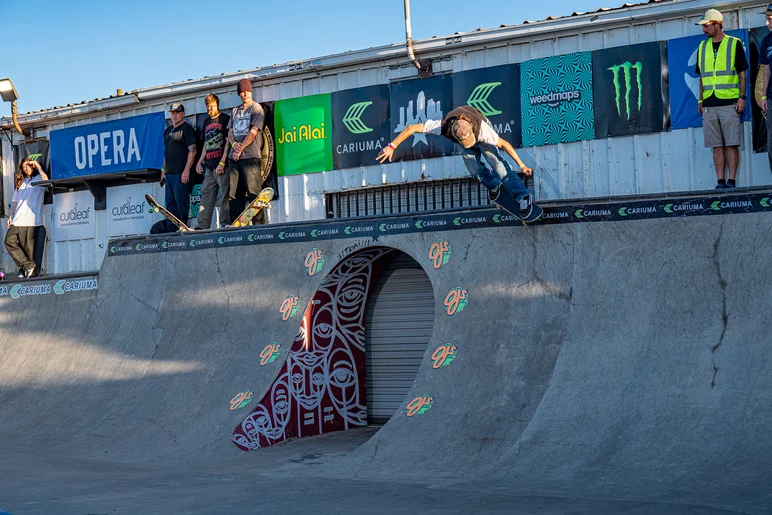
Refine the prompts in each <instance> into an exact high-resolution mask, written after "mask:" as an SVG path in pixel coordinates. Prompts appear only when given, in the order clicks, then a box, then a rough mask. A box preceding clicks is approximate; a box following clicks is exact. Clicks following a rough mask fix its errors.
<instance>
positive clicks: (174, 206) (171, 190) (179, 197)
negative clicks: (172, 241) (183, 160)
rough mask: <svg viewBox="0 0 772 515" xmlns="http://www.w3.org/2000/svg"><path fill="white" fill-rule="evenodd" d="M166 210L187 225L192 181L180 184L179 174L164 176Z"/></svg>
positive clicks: (180, 176) (180, 175)
mask: <svg viewBox="0 0 772 515" xmlns="http://www.w3.org/2000/svg"><path fill="white" fill-rule="evenodd" d="M165 189H166V192H165V193H166V210H167V211H169V212H170V213H171V214H173V215H174V216H176V217H177V218H179V219H180V222H182V223H184V224H185V225H187V224H188V214H189V213H190V193H191V192H192V191H193V181H192V180H191V181H188V183H187V184H182V174H181V173H167V174H166V188H165Z"/></svg>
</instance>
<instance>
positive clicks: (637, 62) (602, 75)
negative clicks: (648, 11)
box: [592, 41, 670, 139]
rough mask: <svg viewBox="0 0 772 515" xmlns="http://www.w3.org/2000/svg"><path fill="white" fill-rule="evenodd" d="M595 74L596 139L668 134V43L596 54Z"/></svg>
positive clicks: (610, 49) (594, 61)
mask: <svg viewBox="0 0 772 515" xmlns="http://www.w3.org/2000/svg"><path fill="white" fill-rule="evenodd" d="M592 74H593V97H594V98H595V106H594V108H595V138H597V139H603V138H609V137H614V136H629V135H632V134H647V133H651V132H662V131H664V130H667V128H668V126H669V124H670V120H669V118H670V116H669V114H670V113H669V109H668V107H667V106H668V98H669V97H670V95H669V93H668V90H667V43H665V42H664V41H660V42H654V43H643V44H640V45H630V46H624V47H616V48H607V49H605V50H596V51H595V52H593V53H592Z"/></svg>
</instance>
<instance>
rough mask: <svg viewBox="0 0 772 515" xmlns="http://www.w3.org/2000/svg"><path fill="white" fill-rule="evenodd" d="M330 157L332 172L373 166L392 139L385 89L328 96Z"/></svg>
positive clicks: (386, 88) (349, 90) (387, 92)
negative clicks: (330, 128) (330, 123)
mask: <svg viewBox="0 0 772 515" xmlns="http://www.w3.org/2000/svg"><path fill="white" fill-rule="evenodd" d="M331 98H332V158H333V163H334V165H335V169H336V170H342V169H344V168H357V167H359V166H373V165H376V164H378V162H377V161H376V159H375V158H376V156H377V155H378V153H379V152H380V151H381V149H382V148H383V147H385V146H386V145H388V144H389V142H390V141H391V140H392V139H394V136H392V135H391V130H390V129H391V124H390V121H389V86H388V85H386V84H383V85H379V86H369V87H366V88H357V89H347V90H345V91H338V92H336V93H333V94H332V97H331Z"/></svg>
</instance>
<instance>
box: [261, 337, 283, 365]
mask: <svg viewBox="0 0 772 515" xmlns="http://www.w3.org/2000/svg"><path fill="white" fill-rule="evenodd" d="M280 352H281V344H279V343H278V342H273V343H269V344H268V345H266V346H265V347H263V350H261V351H260V366H261V367H264V366H266V365H267V364H268V363H273V362H274V361H276V358H278V357H279V353H280Z"/></svg>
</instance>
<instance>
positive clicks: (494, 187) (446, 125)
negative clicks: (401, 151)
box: [377, 106, 533, 218]
mask: <svg viewBox="0 0 772 515" xmlns="http://www.w3.org/2000/svg"><path fill="white" fill-rule="evenodd" d="M416 132H425V133H429V134H438V135H442V136H445V137H446V138H448V139H449V140H451V141H452V142H454V143H458V144H459V145H461V156H462V157H463V158H464V164H465V165H466V169H467V170H469V173H470V174H471V175H472V177H476V178H477V179H478V180H479V181H480V182H481V183H482V184H483V186H485V187H486V188H488V190H490V191H489V193H488V195H489V197H490V198H491V200H495V199H496V198H497V197H498V194H499V187H501V185H502V184H503V185H504V187H505V188H506V189H507V191H509V193H511V194H512V198H514V199H515V200H516V201H518V202H519V203H520V216H521V217H522V218H528V217H529V216H530V215H531V211H532V210H533V202H532V199H531V194H530V192H529V191H528V188H526V187H525V184H523V181H521V180H520V177H518V175H517V173H515V171H514V170H513V169H512V166H511V165H510V164H509V163H508V162H507V161H506V160H505V159H504V158H503V157H502V156H501V152H500V151H499V149H500V148H503V149H504V151H505V152H506V153H507V154H509V155H510V156H511V157H512V159H514V160H515V162H516V163H517V165H518V166H519V167H520V169H521V170H522V171H523V173H524V174H526V175H533V170H532V169H531V168H529V167H528V166H526V165H525V163H523V161H522V160H521V159H520V156H518V155H517V152H515V149H514V148H513V147H512V145H510V144H509V142H508V141H506V140H504V139H502V138H500V137H499V135H498V134H497V133H496V131H495V130H494V129H493V125H492V124H491V122H490V121H488V119H487V118H486V117H485V116H484V115H483V114H482V113H481V112H480V111H479V110H478V109H476V108H474V107H472V106H461V107H458V108H456V109H454V110H452V111H451V112H449V113H448V114H447V115H446V116H445V117H444V118H443V119H442V120H427V121H426V123H416V124H412V125H408V126H407V127H405V130H403V131H402V132H401V133H400V134H399V136H397V138H396V139H395V140H394V141H392V142H391V143H389V144H388V146H386V147H385V148H384V149H383V150H381V153H380V154H378V158H377V159H378V160H379V161H380V162H381V163H384V162H385V161H386V159H388V160H389V161H391V159H392V156H393V155H394V151H395V150H396V149H397V147H398V146H399V145H400V143H402V142H403V141H405V140H406V139H407V138H409V137H410V136H412V135H413V134H415V133H416ZM483 158H485V161H487V163H488V165H489V166H490V168H488V167H487V166H485V164H484V163H483V161H482V160H483Z"/></svg>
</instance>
